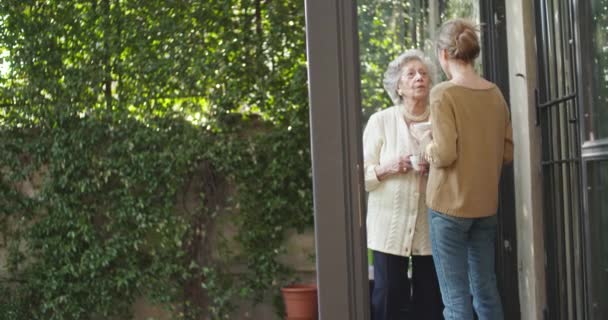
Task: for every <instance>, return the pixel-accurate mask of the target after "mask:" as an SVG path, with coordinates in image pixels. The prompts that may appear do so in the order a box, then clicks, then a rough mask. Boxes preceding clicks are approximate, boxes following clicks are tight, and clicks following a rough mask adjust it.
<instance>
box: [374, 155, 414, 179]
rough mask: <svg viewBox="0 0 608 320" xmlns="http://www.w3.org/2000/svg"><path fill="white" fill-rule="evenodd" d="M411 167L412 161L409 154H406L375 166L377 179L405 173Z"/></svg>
mask: <svg viewBox="0 0 608 320" xmlns="http://www.w3.org/2000/svg"><path fill="white" fill-rule="evenodd" d="M411 168H412V162H411V161H410V155H409V154H408V155H406V156H400V157H398V158H396V159H393V160H391V161H388V162H386V163H384V164H382V165H379V166H378V167H376V176H377V177H378V180H381V181H382V180H383V179H384V178H386V177H389V176H392V175H395V174H403V173H406V172H407V171H408V170H409V169H411Z"/></svg>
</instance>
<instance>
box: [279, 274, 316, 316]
mask: <svg viewBox="0 0 608 320" xmlns="http://www.w3.org/2000/svg"><path fill="white" fill-rule="evenodd" d="M281 295H282V297H283V303H284V305H285V314H286V316H287V318H286V319H287V320H296V319H297V320H317V319H318V314H319V308H318V303H317V285H316V284H314V283H312V284H302V283H293V284H290V285H287V286H284V287H282V288H281Z"/></svg>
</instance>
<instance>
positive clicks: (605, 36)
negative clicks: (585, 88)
mask: <svg viewBox="0 0 608 320" xmlns="http://www.w3.org/2000/svg"><path fill="white" fill-rule="evenodd" d="M591 13H592V15H593V19H592V38H591V40H592V46H593V47H592V48H593V54H594V56H593V63H594V67H593V68H592V70H593V71H592V72H593V74H592V76H593V81H592V83H593V86H594V91H593V101H592V103H593V107H592V110H589V111H588V114H587V115H586V116H587V137H586V139H587V140H590V141H593V140H596V139H600V138H608V1H606V0H592V1H591Z"/></svg>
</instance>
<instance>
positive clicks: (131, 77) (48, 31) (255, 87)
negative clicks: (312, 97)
mask: <svg viewBox="0 0 608 320" xmlns="http://www.w3.org/2000/svg"><path fill="white" fill-rule="evenodd" d="M303 13H304V11H303V3H301V1H296V2H292V1H272V2H268V1H262V0H257V1H254V2H253V3H251V2H245V1H235V0H233V1H202V2H201V1H144V0H129V1H126V0H93V1H82V0H61V1H52V0H47V1H35V0H29V1H21V0H19V1H17V0H7V1H3V2H2V3H1V4H0V25H1V26H2V28H0V57H1V58H2V63H1V64H0V145H1V148H2V150H3V152H2V153H0V232H1V235H2V241H1V242H0V245H1V246H2V247H1V248H0V249H4V250H6V251H7V252H8V259H7V265H6V268H5V269H3V270H2V271H1V272H0V286H1V289H0V292H1V293H0V294H1V295H2V296H0V314H3V315H6V316H5V318H6V319H15V320H17V319H19V320H21V319H57V320H59V319H100V318H101V319H107V318H116V319H128V318H131V317H132V315H131V307H132V305H133V303H134V302H135V301H136V299H138V298H140V297H145V298H147V299H148V300H149V301H151V302H154V303H157V304H159V305H162V306H164V307H165V308H167V309H169V310H170V311H172V314H173V315H174V316H175V318H185V319H205V318H209V317H211V318H226V317H228V315H229V314H230V312H231V310H232V309H233V307H234V306H233V304H232V303H233V301H234V299H235V298H247V299H251V300H252V301H260V300H261V299H262V298H263V297H264V295H265V294H267V293H268V292H275V293H276V292H278V290H276V289H277V288H278V286H280V285H281V284H282V283H284V282H286V281H289V279H290V278H289V277H290V275H291V272H290V270H289V268H287V267H286V266H284V265H283V264H281V263H280V262H278V260H277V258H278V257H279V256H280V255H281V254H282V253H284V248H283V240H284V237H285V231H286V230H289V229H294V228H295V229H298V230H302V229H304V228H306V227H309V226H311V224H312V203H311V202H312V200H311V183H310V180H311V176H310V162H309V161H310V160H309V159H310V155H309V147H308V143H309V142H308V114H307V98H306V69H305V57H304V52H305V50H304V38H305V37H304V27H303V25H304V18H303ZM225 220H228V221H231V223H232V224H234V225H235V226H236V227H237V229H238V232H237V235H236V241H237V242H238V244H239V249H238V250H235V249H231V248H229V246H227V245H224V242H225V241H223V240H222V237H221V234H219V236H218V233H219V232H218V230H219V226H218V223H219V222H220V221H225ZM223 248H224V249H223ZM215 250H223V251H222V253H221V254H218V253H217V252H215ZM234 265H242V266H244V267H243V268H241V269H242V270H237V271H235V270H232V269H231V267H232V266H234Z"/></svg>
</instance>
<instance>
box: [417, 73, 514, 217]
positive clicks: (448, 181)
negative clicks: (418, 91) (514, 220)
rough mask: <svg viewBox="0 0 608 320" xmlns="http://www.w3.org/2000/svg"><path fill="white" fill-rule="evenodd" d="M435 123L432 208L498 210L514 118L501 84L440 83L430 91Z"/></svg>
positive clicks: (471, 213) (483, 213) (462, 213)
mask: <svg viewBox="0 0 608 320" xmlns="http://www.w3.org/2000/svg"><path fill="white" fill-rule="evenodd" d="M431 125H432V134H433V141H432V142H431V143H429V145H428V146H427V147H426V154H427V155H428V157H429V160H430V163H431V170H430V173H429V180H428V184H427V191H426V193H427V205H428V207H429V208H431V209H433V210H435V211H438V212H441V213H444V214H447V215H451V216H457V217H463V218H479V217H487V216H491V215H494V214H496V209H497V207H498V185H499V180H500V175H501V171H502V166H503V164H505V163H509V162H511V161H512V160H513V132H512V129H511V120H510V116H509V110H508V108H507V103H506V102H505V99H504V97H503V95H502V93H501V92H500V89H498V88H497V87H496V86H494V87H492V88H489V89H471V88H467V87H462V86H459V85H456V84H453V83H451V82H443V83H440V84H438V85H437V86H435V87H434V88H433V90H432V91H431Z"/></svg>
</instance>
